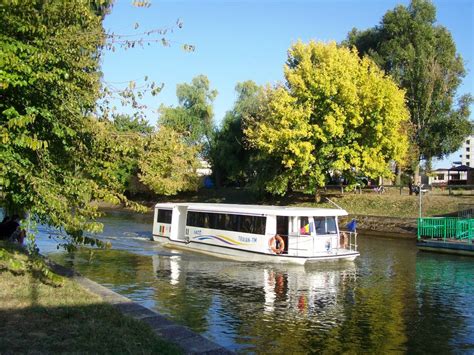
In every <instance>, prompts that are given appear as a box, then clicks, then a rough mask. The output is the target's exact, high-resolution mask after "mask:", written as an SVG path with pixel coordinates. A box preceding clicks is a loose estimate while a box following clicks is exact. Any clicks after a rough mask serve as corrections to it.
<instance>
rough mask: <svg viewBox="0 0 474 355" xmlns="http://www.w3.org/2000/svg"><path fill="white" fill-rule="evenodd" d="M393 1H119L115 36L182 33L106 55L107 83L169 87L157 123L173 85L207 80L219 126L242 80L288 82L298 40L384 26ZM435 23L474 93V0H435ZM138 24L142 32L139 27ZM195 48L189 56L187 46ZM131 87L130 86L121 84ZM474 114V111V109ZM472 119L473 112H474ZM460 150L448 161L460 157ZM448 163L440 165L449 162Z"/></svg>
mask: <svg viewBox="0 0 474 355" xmlns="http://www.w3.org/2000/svg"><path fill="white" fill-rule="evenodd" d="M408 3H409V2H408V1H392V0H383V1H382V0H361V1H356V0H336V1H330V0H325V1H323V0H296V1H279V0H260V1H257V0H255V1H251V0H238V1H235V0H234V1H231V0H220V1H218V0H194V1H192V0H187V1H186V0H182V1H163V0H161V1H158V0H152V1H151V4H152V5H151V7H149V8H146V9H145V8H137V7H134V6H132V5H131V0H116V1H115V4H114V7H113V9H112V12H111V14H110V15H108V16H107V17H106V19H105V24H104V25H105V28H106V29H107V30H110V31H112V32H115V33H121V34H133V33H137V32H141V31H146V30H151V29H156V28H164V27H172V26H173V25H175V23H176V20H177V19H180V20H181V21H182V22H183V28H182V29H176V30H175V31H174V32H173V33H169V34H168V35H167V39H168V40H169V41H170V43H171V47H163V46H161V45H160V44H153V45H151V46H145V48H143V49H142V48H134V49H133V50H127V51H125V50H116V51H115V52H111V51H109V52H106V53H105V55H104V57H103V72H104V80H105V81H106V82H112V83H117V84H114V85H116V86H117V85H120V84H118V83H119V82H127V81H130V80H137V81H140V80H142V79H143V78H144V77H145V76H146V75H147V76H148V77H149V78H150V79H152V80H154V81H156V82H159V83H164V85H165V86H164V89H163V91H162V92H161V93H160V94H159V95H158V96H155V97H146V98H145V99H144V101H145V103H146V104H147V105H148V107H149V109H148V111H147V112H148V113H147V119H148V120H149V121H150V122H151V123H153V124H154V123H156V118H157V114H156V108H158V106H159V105H160V104H165V105H176V103H177V100H176V84H179V83H183V82H190V81H191V80H192V78H193V77H195V76H196V75H199V74H204V75H207V77H208V78H209V80H210V82H211V87H212V88H213V89H216V90H217V91H218V92H219V95H218V96H217V98H216V100H215V102H214V112H215V121H216V122H217V123H219V122H220V120H221V119H222V117H223V116H224V114H225V112H226V111H227V110H230V109H231V108H232V106H233V103H234V100H235V91H234V87H235V84H236V83H237V82H241V81H245V80H254V81H255V82H257V83H258V84H266V83H277V82H279V81H282V80H283V65H284V63H285V60H286V53H287V50H288V48H289V47H290V46H291V44H292V43H294V42H295V41H297V40H299V39H301V40H303V41H309V40H310V39H314V40H321V41H330V40H335V41H337V42H339V41H341V40H343V39H344V38H345V37H346V35H347V33H348V32H349V31H350V30H351V29H352V28H353V27H356V28H358V29H366V28H368V27H372V26H374V25H376V24H378V23H379V21H380V19H381V18H382V16H383V15H384V14H385V12H386V11H387V10H389V9H393V8H394V7H395V6H396V5H397V4H404V5H407V4H408ZM434 4H435V6H436V8H437V19H438V23H439V24H441V25H443V26H445V27H447V28H448V30H449V31H450V32H451V34H452V35H453V38H454V40H455V42H456V46H457V50H458V52H459V53H460V54H461V55H462V57H463V59H464V61H465V67H466V69H467V71H468V74H467V76H466V78H465V79H464V81H463V84H462V86H461V87H460V89H459V90H458V94H463V93H471V94H474V74H473V70H474V64H473V62H474V1H471V0H439V1H434ZM135 23H138V24H139V25H140V27H139V28H138V29H137V30H135V29H134V26H135ZM185 43H188V44H192V45H194V46H196V51H195V52H192V53H187V52H185V51H183V50H182V49H181V45H182V44H185ZM122 85H126V84H122ZM473 109H474V107H473ZM471 117H474V115H471ZM457 157H458V153H457V154H455V155H454V156H453V157H450V158H451V159H449V160H453V159H454V160H457ZM446 163H448V162H443V163H438V164H436V165H437V166H439V165H440V164H441V165H449V163H448V164H446Z"/></svg>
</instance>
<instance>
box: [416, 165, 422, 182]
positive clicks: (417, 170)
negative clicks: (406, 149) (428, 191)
mask: <svg viewBox="0 0 474 355" xmlns="http://www.w3.org/2000/svg"><path fill="white" fill-rule="evenodd" d="M420 183H421V179H420V161H419V160H418V163H417V164H416V166H415V185H420Z"/></svg>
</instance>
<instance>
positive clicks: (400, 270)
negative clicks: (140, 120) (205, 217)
mask: <svg viewBox="0 0 474 355" xmlns="http://www.w3.org/2000/svg"><path fill="white" fill-rule="evenodd" d="M124 218H125V219H126V221H125V222H124V220H123V219H124ZM105 222H106V223H108V224H107V226H106V231H105V232H104V235H103V236H101V238H104V239H108V240H112V242H113V246H114V249H113V250H107V251H100V250H97V251H93V252H92V251H90V250H87V249H83V250H80V251H78V252H76V253H73V254H66V253H52V254H51V255H52V257H53V258H54V259H56V260H57V261H60V262H61V263H63V264H67V265H70V266H73V267H74V268H75V269H76V270H78V271H79V272H81V273H82V274H84V275H86V276H87V277H90V278H91V279H93V280H96V281H98V282H100V283H102V284H104V285H106V286H108V287H110V288H112V289H114V290H115V291H117V292H119V293H121V294H123V295H125V296H127V297H129V298H131V299H134V300H136V301H137V302H140V303H142V304H143V305H145V306H147V307H150V308H153V309H156V310H158V311H159V312H161V313H163V314H166V315H167V316H168V317H170V318H171V319H173V320H175V321H176V322H179V323H181V324H185V325H187V326H189V327H191V328H192V329H194V330H196V331H198V332H200V333H202V334H203V335H205V336H206V337H208V338H210V339H212V340H214V341H216V342H218V343H220V344H221V345H223V346H226V347H228V348H230V349H234V350H237V351H240V352H244V353H314V352H318V353H319V352H323V353H324V352H327V353H341V352H348V353H365V352H369V353H387V352H389V353H391V352H403V353H405V352H409V353H412V352H415V353H417V352H428V353H431V352H432V353H440V352H442V353H450V352H466V353H469V352H473V351H474V314H473V308H474V307H473V306H472V305H473V304H474V277H473V275H474V259H473V258H467V257H456V256H446V255H438V254H430V253H417V250H416V248H415V247H414V243H413V241H403V240H390V239H383V238H367V237H365V238H364V237H361V238H360V241H359V242H360V251H361V256H360V257H359V258H358V259H357V260H356V261H355V262H348V261H345V262H343V261H337V262H328V263H316V264H314V265H310V266H307V267H301V266H296V265H294V266H290V265H277V264H258V263H242V262H235V261H225V260H222V259H216V258H213V257H210V256H206V255H201V254H195V253H192V252H183V251H178V250H173V249H162V248H161V247H159V246H158V245H157V244H156V243H153V242H151V241H149V240H147V239H146V238H143V237H142V236H140V233H142V232H143V233H144V231H146V228H147V227H150V228H151V225H149V223H148V224H147V222H146V221H143V220H135V219H133V217H124V216H123V215H120V218H115V219H114V218H112V219H109V220H107V219H106V220H105ZM51 251H52V250H51Z"/></svg>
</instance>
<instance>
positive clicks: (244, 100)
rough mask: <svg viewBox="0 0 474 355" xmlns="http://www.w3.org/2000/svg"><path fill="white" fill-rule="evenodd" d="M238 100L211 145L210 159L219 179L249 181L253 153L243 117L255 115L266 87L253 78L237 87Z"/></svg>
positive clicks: (219, 180)
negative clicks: (245, 132)
mask: <svg viewBox="0 0 474 355" xmlns="http://www.w3.org/2000/svg"><path fill="white" fill-rule="evenodd" d="M235 91H236V93H237V100H236V102H235V104H234V108H233V109H232V110H231V111H228V112H227V113H226V115H225V117H224V119H223V122H222V126H221V128H220V129H216V130H215V132H214V134H213V136H212V140H211V144H210V153H209V157H210V161H211V164H212V171H213V174H214V176H215V178H216V182H217V184H218V185H220V183H221V182H229V183H238V184H245V183H246V182H248V180H249V179H250V178H251V175H252V174H251V171H252V170H253V167H252V166H251V155H252V154H253V153H255V151H254V150H251V149H249V147H247V144H246V142H245V135H244V128H243V120H244V117H247V116H251V115H253V114H254V113H255V112H256V111H257V108H258V105H259V103H260V102H259V97H260V94H261V93H262V88H261V87H260V86H258V85H257V84H256V83H255V82H253V81H251V80H249V81H244V82H242V83H238V84H237V85H236V86H235Z"/></svg>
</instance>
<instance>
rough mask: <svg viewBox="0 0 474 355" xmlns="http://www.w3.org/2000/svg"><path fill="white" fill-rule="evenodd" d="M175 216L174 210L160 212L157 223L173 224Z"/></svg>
mask: <svg viewBox="0 0 474 355" xmlns="http://www.w3.org/2000/svg"><path fill="white" fill-rule="evenodd" d="M172 214H173V211H172V210H158V217H157V218H156V221H157V222H158V223H168V224H170V223H171V216H172Z"/></svg>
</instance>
